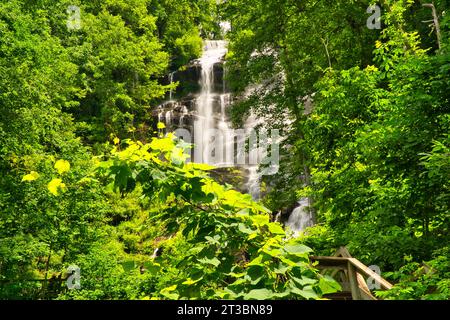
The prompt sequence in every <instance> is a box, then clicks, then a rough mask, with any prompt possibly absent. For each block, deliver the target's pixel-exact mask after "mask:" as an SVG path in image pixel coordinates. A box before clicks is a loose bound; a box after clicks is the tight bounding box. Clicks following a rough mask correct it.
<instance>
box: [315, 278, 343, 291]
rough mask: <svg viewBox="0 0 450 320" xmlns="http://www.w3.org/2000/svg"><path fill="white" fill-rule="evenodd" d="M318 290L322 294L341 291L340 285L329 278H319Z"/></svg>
mask: <svg viewBox="0 0 450 320" xmlns="http://www.w3.org/2000/svg"><path fill="white" fill-rule="evenodd" d="M319 288H320V291H321V292H322V294H329V293H335V292H338V291H340V290H342V288H341V286H340V284H339V283H338V282H336V281H335V280H334V279H333V278H330V277H329V276H325V277H321V278H320V280H319Z"/></svg>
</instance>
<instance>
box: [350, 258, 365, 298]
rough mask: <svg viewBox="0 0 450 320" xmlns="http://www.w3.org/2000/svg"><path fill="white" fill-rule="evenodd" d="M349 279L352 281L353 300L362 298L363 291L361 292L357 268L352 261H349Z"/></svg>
mask: <svg viewBox="0 0 450 320" xmlns="http://www.w3.org/2000/svg"><path fill="white" fill-rule="evenodd" d="M348 280H349V282H350V289H351V291H352V299H353V300H362V297H361V292H359V285H358V278H357V276H356V269H355V267H353V265H352V263H351V262H350V261H349V262H348Z"/></svg>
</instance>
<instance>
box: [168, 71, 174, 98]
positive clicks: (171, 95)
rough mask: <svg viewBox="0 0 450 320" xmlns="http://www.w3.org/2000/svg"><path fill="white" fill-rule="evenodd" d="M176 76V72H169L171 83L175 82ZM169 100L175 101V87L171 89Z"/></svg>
mask: <svg viewBox="0 0 450 320" xmlns="http://www.w3.org/2000/svg"><path fill="white" fill-rule="evenodd" d="M174 76H175V72H171V73H170V74H169V82H170V84H173V79H174ZM169 101H173V89H170V92H169Z"/></svg>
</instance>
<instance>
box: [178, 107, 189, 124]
mask: <svg viewBox="0 0 450 320" xmlns="http://www.w3.org/2000/svg"><path fill="white" fill-rule="evenodd" d="M188 114H189V110H188V108H187V107H186V106H182V107H181V112H180V122H179V125H180V127H183V126H184V118H186V116H187V115H188Z"/></svg>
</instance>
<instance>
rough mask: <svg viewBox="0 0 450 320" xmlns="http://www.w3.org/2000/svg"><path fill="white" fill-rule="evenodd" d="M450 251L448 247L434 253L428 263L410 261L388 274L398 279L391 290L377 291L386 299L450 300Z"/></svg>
mask: <svg viewBox="0 0 450 320" xmlns="http://www.w3.org/2000/svg"><path fill="white" fill-rule="evenodd" d="M449 256H450V252H449V250H448V248H446V249H444V250H439V251H437V252H435V253H434V258H433V260H431V261H428V262H426V263H422V264H419V263H409V264H407V265H405V266H403V267H402V268H401V269H400V270H399V271H396V272H392V273H389V274H387V276H390V277H391V278H393V279H395V280H396V281H398V284H397V285H395V286H394V288H392V290H390V291H386V292H377V295H378V296H380V297H382V298H385V299H396V300H448V299H449V298H450V280H449V279H450V268H449V266H450V261H449Z"/></svg>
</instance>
